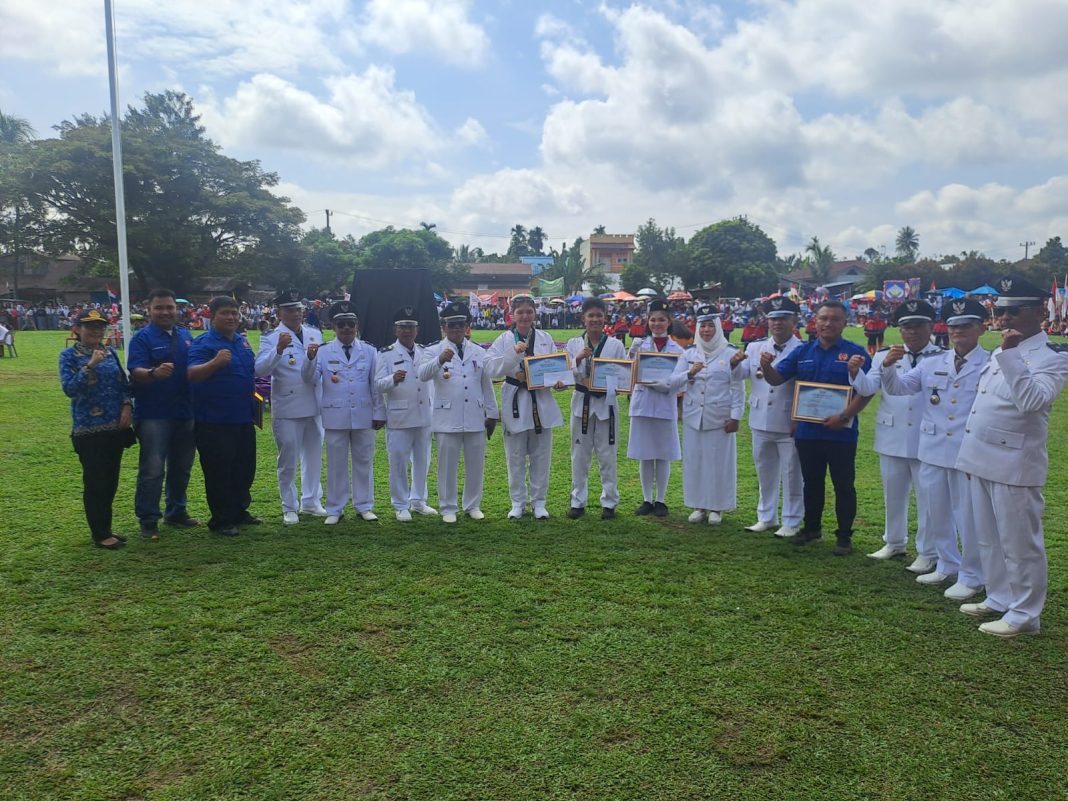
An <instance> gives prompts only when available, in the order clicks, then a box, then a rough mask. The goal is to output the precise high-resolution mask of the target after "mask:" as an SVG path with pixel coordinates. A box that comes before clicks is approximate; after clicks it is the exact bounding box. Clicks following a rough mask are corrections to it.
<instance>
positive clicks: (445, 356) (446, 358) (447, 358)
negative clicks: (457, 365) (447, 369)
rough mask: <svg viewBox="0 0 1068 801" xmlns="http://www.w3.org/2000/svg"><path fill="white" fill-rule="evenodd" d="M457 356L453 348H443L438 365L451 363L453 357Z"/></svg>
mask: <svg viewBox="0 0 1068 801" xmlns="http://www.w3.org/2000/svg"><path fill="white" fill-rule="evenodd" d="M455 355H456V353H455V352H454V351H453V349H452V348H442V350H441V355H440V356H438V364H445V362H451V361H452V357H453V356H455Z"/></svg>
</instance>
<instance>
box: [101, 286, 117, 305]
mask: <svg viewBox="0 0 1068 801" xmlns="http://www.w3.org/2000/svg"><path fill="white" fill-rule="evenodd" d="M104 286H105V287H106V288H107V290H108V300H110V301H111V302H112V303H114V302H115V301H116V300H118V299H119V296H118V295H116V294H115V290H113V289H112V288H111V285H110V284H104Z"/></svg>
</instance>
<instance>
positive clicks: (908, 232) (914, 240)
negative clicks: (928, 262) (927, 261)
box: [894, 225, 920, 262]
mask: <svg viewBox="0 0 1068 801" xmlns="http://www.w3.org/2000/svg"><path fill="white" fill-rule="evenodd" d="M894 245H895V247H896V248H897V255H898V256H900V257H901V258H902V259H905V260H908V261H910V262H911V261H915V260H916V254H917V253H919V250H920V235H919V234H917V233H916V230H915V229H914V228H913V227H912V226H911V225H906V226H904V227H902V228H901V230H900V231H898V232H897V239H896V240H894Z"/></svg>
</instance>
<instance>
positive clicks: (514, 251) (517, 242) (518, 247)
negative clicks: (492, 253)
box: [507, 223, 530, 260]
mask: <svg viewBox="0 0 1068 801" xmlns="http://www.w3.org/2000/svg"><path fill="white" fill-rule="evenodd" d="M528 253H530V245H529V244H527V229H526V227H525V226H522V225H519V224H518V223H517V224H516V225H514V226H512V241H511V242H510V243H509V245H508V254H507V255H508V256H511V257H512V259H513V260H514V259H518V258H519V257H520V256H526V255H527V254H528Z"/></svg>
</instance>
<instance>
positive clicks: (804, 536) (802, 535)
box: [790, 528, 823, 545]
mask: <svg viewBox="0 0 1068 801" xmlns="http://www.w3.org/2000/svg"><path fill="white" fill-rule="evenodd" d="M822 538H823V532H822V531H820V530H819V529H811V528H803V529H801V530H800V531H799V532H797V534H795V535H794V536H793V537H791V538H790V542H792V543H793V544H794V545H808V544H809V543H810V542H815V541H816V540H819V539H822Z"/></svg>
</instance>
